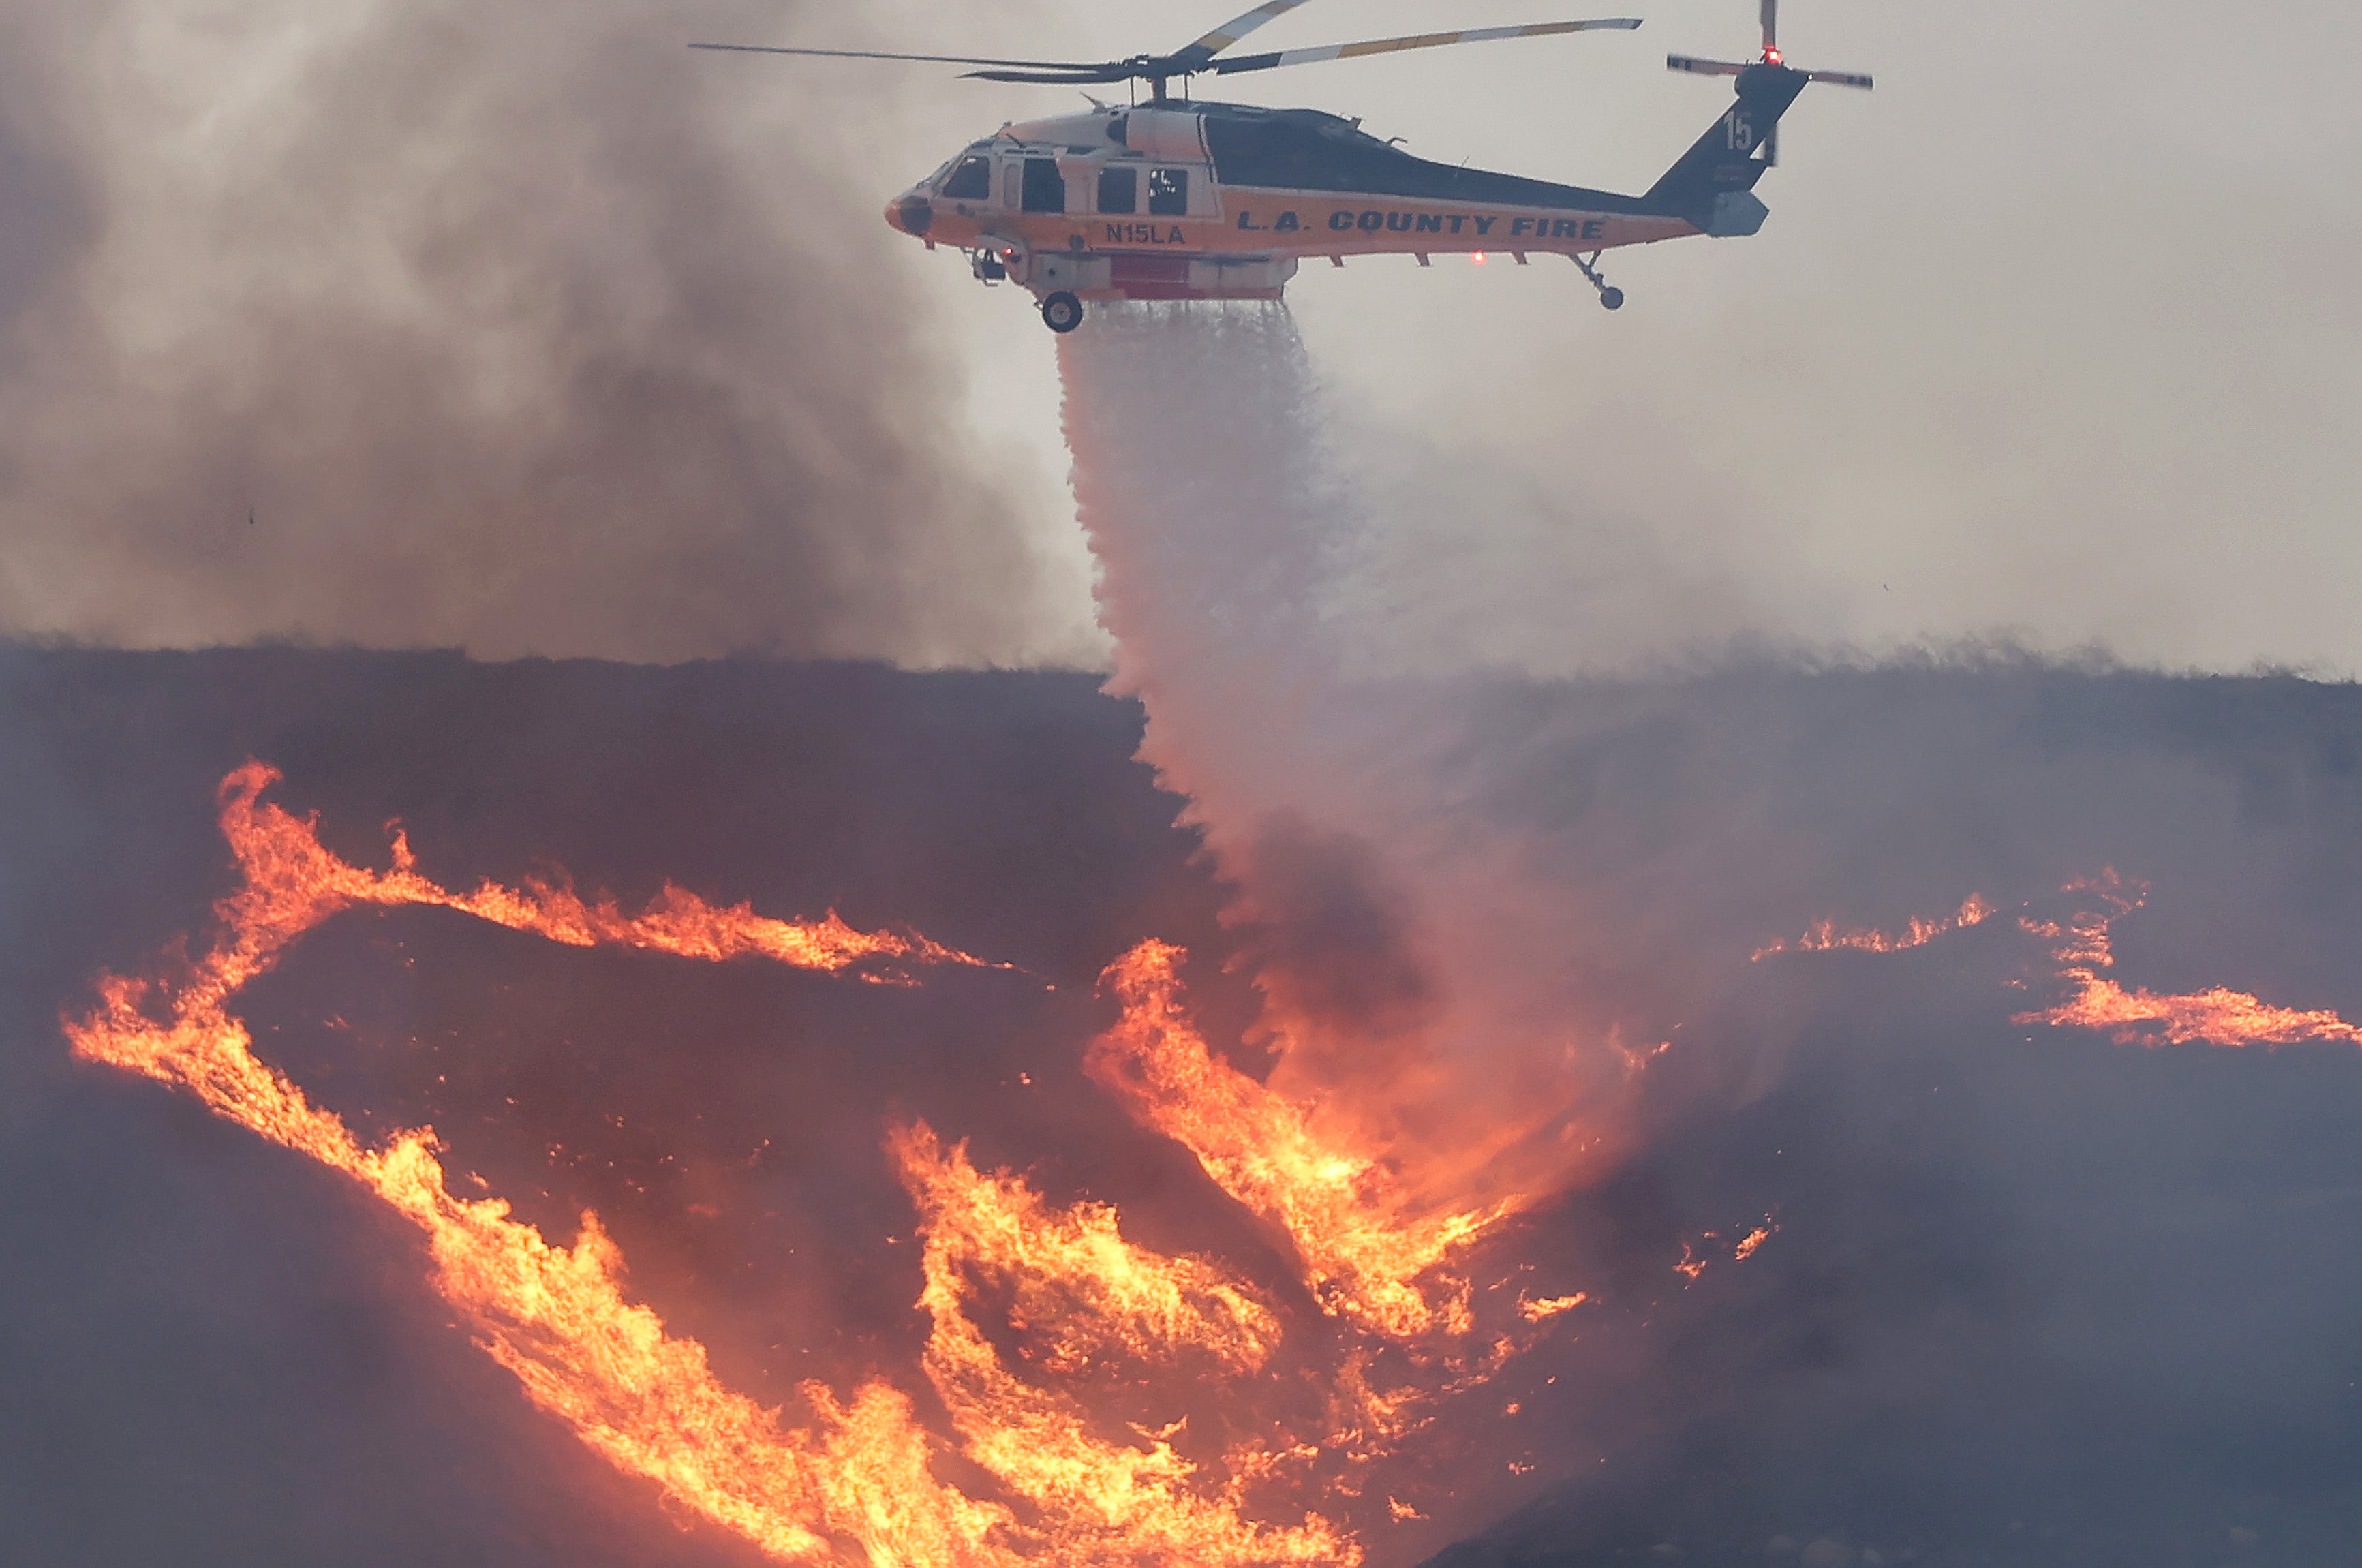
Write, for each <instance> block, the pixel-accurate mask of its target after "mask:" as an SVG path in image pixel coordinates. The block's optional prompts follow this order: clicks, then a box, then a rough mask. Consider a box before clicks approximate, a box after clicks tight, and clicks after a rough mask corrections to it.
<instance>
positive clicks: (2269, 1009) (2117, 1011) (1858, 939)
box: [1755, 868, 2362, 1047]
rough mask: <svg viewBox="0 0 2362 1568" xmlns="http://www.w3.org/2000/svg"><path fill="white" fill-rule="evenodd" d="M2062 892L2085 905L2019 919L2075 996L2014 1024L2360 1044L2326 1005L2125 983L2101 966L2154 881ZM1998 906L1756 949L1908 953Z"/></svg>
mask: <svg viewBox="0 0 2362 1568" xmlns="http://www.w3.org/2000/svg"><path fill="white" fill-rule="evenodd" d="M2059 891H2060V892H2061V893H2063V894H2066V895H2068V896H2070V897H2073V898H2077V899H2079V900H2083V902H2082V906H2081V907H2080V908H2078V909H2075V910H2073V911H2070V912H2069V913H2068V914H2066V915H2065V916H2064V917H2063V918H2059V919H2049V918H2044V917H2042V916H2038V915H2036V914H2034V913H2031V912H2026V913H2021V914H2020V915H2019V916H2018V920H2017V923H2018V926H2019V927H2020V929H2022V930H2024V931H2025V933H2027V934H2028V935H2030V936H2033V937H2034V938H2036V940H2038V941H2040V942H2042V943H2043V944H2045V945H2046V946H2047V948H2048V949H2049V953H2050V958H2051V961H2052V962H2053V963H2054V964H2056V965H2057V966H2058V971H2057V974H2058V979H2059V980H2060V981H2062V982H2064V983H2066V984H2067V985H2069V986H2070V987H2071V988H2072V994H2071V995H2070V996H2069V997H2068V998H2067V999H2066V1000H2064V1001H2062V1002H2059V1003H2058V1005H2056V1006H2054V1007H2048V1008H2039V1009H2035V1010H2029V1011H2025V1012H2020V1013H2015V1014H2013V1015H2012V1017H2011V1020H2010V1021H2012V1022H2013V1023H2021V1024H2045V1025H2048V1026H2050V1027H2052V1028H2058V1029H2093V1030H2098V1031H2101V1032H2104V1033H2106V1034H2107V1035H2109V1036H2110V1038H2112V1039H2114V1041H2115V1043H2117V1044H2119V1045H2146V1046H2151V1047H2155V1046H2163V1045H2191V1044H2209V1045H2224V1046H2233V1047H2238V1046H2249V1045H2264V1046H2276V1045H2294V1044H2298V1043H2302V1042H2305V1041H2322V1042H2331V1043H2343V1044H2348V1045H2362V1026H2357V1025H2356V1024H2353V1023H2349V1022H2348V1021H2346V1020H2345V1019H2344V1018H2342V1017H2340V1016H2339V1015H2338V1014H2337V1013H2335V1012H2333V1011H2330V1010H2325V1009H2324V1010H2301V1009H2296V1008H2285V1007H2277V1006H2274V1005H2273V1004H2272V1003H2270V1002H2267V1001H2265V1000H2263V999H2260V998H2258V997H2256V996H2253V995H2251V994H2249V993H2248V992H2246V991H2235V990H2232V989H2231V988H2228V987H2225V986H2212V987H2209V988H2206V989H2205V990H2202V991H2188V992H2180V993H2160V992H2157V991H2152V990H2149V989H2148V988H2146V987H2142V988H2135V989H2127V988H2125V986H2123V985H2122V984H2121V983H2119V982H2118V981H2116V980H2114V979H2113V978H2110V977H2108V976H2106V975H2104V974H2103V973H2102V972H2101V971H2103V970H2105V969H2110V968H2113V967H2114V966H2115V962H2116V959H2115V950H2114V939H2113V928H2114V924H2115V922H2117V921H2118V920H2120V919H2122V918H2123V917H2124V916H2125V915H2127V914H2130V913H2131V912H2132V911H2135V910H2136V909H2139V908H2140V907H2141V906H2142V905H2143V904H2145V903H2146V902H2147V900H2148V885H2147V883H2145V882H2139V881H2134V880H2131V879H2128V878H2125V877H2122V876H2120V875H2118V874H2117V872H2116V871H2115V870H2114V868H2109V869H2106V870H2103V871H2102V872H2101V873H2100V874H2099V875H2098V876H2096V877H2088V878H2078V879H2076V880H2075V881H2072V882H2070V883H2068V884H2067V885H2066V886H2065V887H2063V888H2061V889H2059ZM1999 912H2000V911H1999V910H1998V909H1997V908H1996V907H1995V906H1994V905H1992V904H1991V903H1988V902H1987V901H1986V900H1983V899H1982V898H1981V897H1979V896H1977V895H1975V894H1970V897H1969V900H1968V902H1966V903H1964V904H1962V905H1961V906H1960V909H1959V912H1958V913H1957V914H1954V915H1951V916H1948V917H1946V918H1942V919H1937V920H1928V919H1925V918H1915V919H1914V920H1913V921H1912V922H1911V923H1910V924H1909V925H1908V926H1907V927H1906V928H1905V929H1904V931H1903V932H1902V933H1895V934H1889V933H1883V932H1877V931H1855V932H1845V933H1840V932H1838V929H1837V925H1836V922H1833V921H1823V922H1820V923H1819V924H1818V925H1816V926H1814V927H1813V928H1812V930H1811V931H1809V932H1807V933H1805V936H1804V938H1803V939H1802V940H1801V941H1800V942H1798V943H1797V944H1795V945H1794V947H1793V948H1792V947H1791V946H1790V945H1789V944H1786V943H1784V942H1775V943H1773V944H1771V946H1769V947H1765V948H1762V949H1760V950H1759V951H1758V952H1757V953H1756V955H1755V956H1756V957H1757V958H1758V959H1761V958H1766V957H1769V956H1771V955H1772V954H1775V953H1786V952H1792V951H1794V952H1828V951H1831V950H1834V949H1838V948H1858V949H1860V950H1863V951H1866V952H1871V953H1895V952H1901V951H1903V950H1904V949H1907V948H1913V947H1924V946H1926V944H1928V943H1931V942H1933V941H1935V940H1936V939H1937V938H1938V937H1941V936H1945V935H1948V934H1949V933H1952V932H1955V931H1959V930H1961V929H1962V928H1964V927H1967V926H1971V925H1978V924H1981V923H1982V922H1985V921H1987V920H1990V919H1991V918H1992V916H1993V915H1995V914H1997V913H1999Z"/></svg>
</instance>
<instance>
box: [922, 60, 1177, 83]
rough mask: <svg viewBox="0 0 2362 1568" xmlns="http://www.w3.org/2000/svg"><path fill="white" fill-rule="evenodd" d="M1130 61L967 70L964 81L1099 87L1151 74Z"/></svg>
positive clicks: (961, 76) (963, 74) (963, 77)
mask: <svg viewBox="0 0 2362 1568" xmlns="http://www.w3.org/2000/svg"><path fill="white" fill-rule="evenodd" d="M1148 74H1149V73H1148V72H1143V71H1142V70H1141V68H1140V67H1138V66H1137V65H1134V64H1132V63H1131V61H1116V62H1115V63H1113V64H1111V65H1043V66H1029V67H1025V68H1023V69H1021V70H1014V71H963V72H960V79H961V80H962V81H964V82H965V81H976V82H1044V83H1050V84H1052V85H1053V86H1059V87H1097V86H1105V85H1107V84H1108V83H1115V82H1130V81H1132V80H1134V79H1135V78H1142V77H1145V76H1147V75H1148Z"/></svg>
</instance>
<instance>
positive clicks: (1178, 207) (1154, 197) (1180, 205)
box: [1148, 169, 1189, 217]
mask: <svg viewBox="0 0 2362 1568" xmlns="http://www.w3.org/2000/svg"><path fill="white" fill-rule="evenodd" d="M1148 210H1149V212H1150V214H1151V215H1153V216H1156V217H1187V216H1188V215H1189V171H1187V169H1152V170H1150V171H1148Z"/></svg>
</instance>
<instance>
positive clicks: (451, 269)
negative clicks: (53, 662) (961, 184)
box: [0, 0, 1065, 663]
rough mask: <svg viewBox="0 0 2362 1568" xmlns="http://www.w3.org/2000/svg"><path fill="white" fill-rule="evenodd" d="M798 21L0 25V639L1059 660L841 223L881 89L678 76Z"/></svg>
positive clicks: (866, 154) (857, 191) (947, 426)
mask: <svg viewBox="0 0 2362 1568" xmlns="http://www.w3.org/2000/svg"><path fill="white" fill-rule="evenodd" d="M795 20H796V18H795V17H794V16H793V15H792V14H787V15H783V14H782V13H781V12H780V11H779V9H778V7H776V6H749V5H745V4H740V3H730V4H723V5H721V6H701V7H698V8H696V9H694V10H688V9H684V8H680V7H677V6H653V5H648V4H644V3H635V0H614V3H602V4H598V5H593V6H587V7H581V6H578V7H573V8H570V9H568V10H567V11H566V12H564V13H563V14H557V13H552V12H550V11H549V10H547V9H546V8H545V7H535V6H522V5H516V4H507V3H503V4H496V5H492V6H458V5H430V6H406V5H392V4H384V3H381V0H336V3H333V4H330V5H326V6H320V5H309V4H304V5H298V4H281V3H271V0H266V3H263V4H259V5H257V4H240V5H237V6H201V7H196V8H191V7H188V6H165V5H157V4H150V3H149V0H105V3H101V4H96V5H81V4H75V5H64V4H56V5H50V4H36V5H33V6H16V7H13V8H12V9H11V11H10V13H9V16H8V17H7V19H6V21H5V22H0V30H5V40H0V82H4V83H5V85H0V105H5V106H0V432H5V434H4V435H0V513H5V515H6V519H7V526H6V536H7V542H6V548H5V551H0V630H5V631H6V632H9V633H13V634H15V635H19V636H22V635H62V636H67V637H72V638H77V639H86V640H97V641H104V642H109V643H119V644H129V645H133V646H156V645H169V646H187V645H191V644H203V643H208V642H214V641H223V640H227V641H244V640H249V639H252V638H255V637H258V636H285V637H296V638H303V639H311V640H323V641H335V642H359V643H365V644H370V645H376V646H403V645H420V644H427V645H436V646H452V645H458V646H465V647H467V648H468V649H469V650H470V651H472V652H475V653H478V654H480V655H486V656H492V657H506V656H513V655H515V654H519V653H524V652H538V653H546V654H561V655H562V654H569V653H582V652H596V653H600V654H604V655H607V656H611V657H629V658H635V659H653V660H671V659H679V658H683V657H697V656H701V655H710V654H713V653H718V652H722V651H723V650H726V649H732V648H748V649H773V650H778V651H781V652H786V653H790V654H803V655H811V654H821V655H834V654H866V655H877V656H888V657H896V658H899V659H902V660H905V661H911V662H918V663H930V662H946V661H949V662H979V661H992V660H1000V661H1008V660H1016V659H1022V658H1026V657H1040V656H1043V655H1050V656H1056V655H1059V654H1061V653H1063V652H1064V651H1065V650H1063V649H1061V648H1058V647H1053V646H1045V645H1044V643H1043V633H1042V631H1041V628H1042V627H1043V625H1044V624H1057V623H1058V619H1059V618H1058V617H1056V616H1055V615H1054V614H1049V613H1045V612H1044V611H1043V604H1042V602H1041V601H1042V595H1043V592H1044V590H1043V589H1042V588H1041V586H1040V585H1039V583H1038V582H1037V579H1036V572H1035V565H1036V563H1035V561H1034V559H1033V556H1032V547H1031V546H1030V545H1029V542H1028V535H1029V531H1028V528H1027V527H1026V526H1025V525H1024V523H1023V520H1022V519H1021V518H1020V517H1019V516H1018V515H1017V514H1016V513H1015V512H1014V511H1013V509H1012V507H1011V505H1010V503H1009V502H1005V501H1004V500H1003V499H1002V497H1001V495H1000V494H999V492H998V491H997V490H996V488H995V483H994V480H993V475H994V473H995V471H996V470H995V466H994V465H993V464H992V463H991V462H989V461H984V460H981V459H979V458H977V455H976V454H975V453H973V452H970V451H969V450H967V444H966V437H965V436H963V435H962V433H961V432H962V431H963V430H964V428H965V426H964V425H962V423H961V421H960V419H959V417H958V399H959V397H960V395H961V392H962V386H961V383H962V381H963V379H964V373H963V372H962V371H960V370H956V369H955V367H954V366H953V364H952V363H950V362H949V361H948V360H947V359H945V357H944V355H943V354H941V353H940V352H937V351H934V350H932V349H930V348H928V347H927V325H928V312H927V308H926V304H925V301H924V299H923V297H922V296H921V295H920V294H918V293H915V292H914V291H913V290H912V289H911V287H910V285H909V283H908V282H907V278H908V274H906V273H903V272H901V271H898V268H900V267H901V266H903V265H905V264H907V263H909V261H910V259H909V258H905V257H903V256H901V255H900V248H907V247H908V241H906V240H903V239H901V238H900V237H899V236H896V235H894V234H892V233H890V232H889V230H888V229H887V228H886V227H885V226H884V225H883V223H882V222H881V221H880V219H879V208H880V206H881V205H882V203H883V195H882V193H881V192H882V191H883V190H885V189H890V186H884V185H881V186H880V187H879V190H877V191H873V190H872V189H870V188H869V187H870V186H871V185H873V184H877V183H878V182H880V181H881V180H883V179H884V178H885V176H884V175H883V173H882V172H881V171H880V169H879V167H878V166H879V165H891V166H895V167H897V168H898V169H900V165H901V164H902V163H903V162H904V161H905V160H906V158H907V160H908V161H910V162H911V163H916V162H917V160H919V159H920V158H921V157H924V156H936V155H939V153H940V149H937V151H936V153H934V154H926V153H922V152H911V153H908V154H907V155H906V154H904V153H903V152H901V151H900V150H899V144H897V143H895V142H894V141H893V138H892V135H891V130H892V127H893V124H894V114H895V105H896V104H897V102H898V98H899V96H900V94H903V93H905V92H906V91H910V90H912V89H914V88H915V87H916V86H917V85H918V83H915V82H914V81H913V80H912V79H910V78H907V77H901V76H887V77H882V78H880V77H864V78H861V79H859V80H857V81H856V80H855V79H854V78H852V77H849V76H845V75H843V74H838V75H834V76H831V75H828V74H826V73H824V72H823V73H820V74H814V73H811V72H804V73H801V74H800V75H792V76H791V75H789V74H788V73H787V69H788V68H782V69H781V70H780V71H779V72H777V73H776V74H775V75H773V76H771V77H768V78H756V77H755V76H753V75H751V74H749V73H748V72H747V71H746V70H745V69H744V67H745V65H746V63H747V62H746V61H743V60H732V59H726V58H723V57H716V56H712V55H701V54H693V53H691V52H690V51H689V50H685V49H683V48H682V47H680V46H681V44H682V43H683V42H684V40H686V39H690V38H691V37H698V36H714V35H719V36H722V37H723V38H726V39H767V38H770V37H772V36H774V35H775V34H777V33H778V31H779V29H780V28H782V27H784V26H788V25H789V24H791V23H793V22H794V21H795ZM855 25H856V24H855V23H854V22H853V21H851V20H849V19H847V18H833V19H832V20H831V22H830V26H831V28H832V29H833V34H834V35H835V36H838V37H840V38H845V39H849V40H850V41H857V39H853V37H852V34H851V28H853V27H855ZM757 82H760V83H762V86H761V90H760V91H756V90H754V84H755V83H757ZM855 107H859V108H860V109H861V110H862V111H863V114H864V116H866V117H864V118H861V119H858V120H856V119H855V118H852V117H850V111H851V110H852V109H853V108H855ZM864 126H866V127H870V128H869V129H868V130H866V131H865V130H864V129H862V128H861V127H864ZM881 126H882V127H884V128H883V129H879V128H878V127H881ZM921 171H922V169H921V168H918V167H911V168H907V169H900V171H899V173H898V174H897V175H896V176H895V178H897V179H898V180H906V179H908V178H910V177H911V175H913V174H916V173H918V172H921ZM912 249H913V250H915V248H912Z"/></svg>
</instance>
